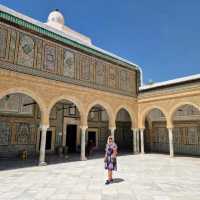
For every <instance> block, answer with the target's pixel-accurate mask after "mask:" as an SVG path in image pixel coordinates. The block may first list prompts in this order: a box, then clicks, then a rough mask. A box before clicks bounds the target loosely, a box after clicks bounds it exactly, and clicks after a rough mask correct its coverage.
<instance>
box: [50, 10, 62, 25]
mask: <svg viewBox="0 0 200 200" xmlns="http://www.w3.org/2000/svg"><path fill="white" fill-rule="evenodd" d="M49 22H50V23H56V24H60V25H64V24H65V20H64V17H63V15H62V13H61V12H60V11H59V10H58V9H56V10H54V11H52V12H51V13H50V14H49V16H48V23H49Z"/></svg>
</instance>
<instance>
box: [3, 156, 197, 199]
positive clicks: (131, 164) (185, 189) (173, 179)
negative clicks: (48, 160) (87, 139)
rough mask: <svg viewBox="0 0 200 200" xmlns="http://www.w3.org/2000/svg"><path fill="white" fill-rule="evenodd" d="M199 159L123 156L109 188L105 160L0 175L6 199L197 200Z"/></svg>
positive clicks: (119, 159)
mask: <svg viewBox="0 0 200 200" xmlns="http://www.w3.org/2000/svg"><path fill="white" fill-rule="evenodd" d="M199 166H200V159H199V158H195V157H174V158H170V157H169V155H161V154H145V155H141V154H138V155H122V156H119V157H118V172H116V173H115V175H114V178H115V180H114V183H113V184H110V185H105V184H104V182H105V178H106V171H105V170H104V168H103V167H104V166H103V158H96V159H95V158H93V159H89V160H87V161H71V162H65V163H59V164H52V165H47V166H45V167H44V166H40V167H38V166H33V167H26V168H16V169H13V170H2V171H0V199H2V200H11V199H15V200H73V199H77V200H84V199H86V200H90V199H92V200H106V199H109V200H111V199H122V200H129V199H132V200H188V199H190V200H199V199H200V173H199Z"/></svg>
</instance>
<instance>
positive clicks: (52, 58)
mask: <svg viewBox="0 0 200 200" xmlns="http://www.w3.org/2000/svg"><path fill="white" fill-rule="evenodd" d="M55 68H56V49H55V47H52V46H49V45H45V49H44V69H46V70H48V71H51V72H54V71H55Z"/></svg>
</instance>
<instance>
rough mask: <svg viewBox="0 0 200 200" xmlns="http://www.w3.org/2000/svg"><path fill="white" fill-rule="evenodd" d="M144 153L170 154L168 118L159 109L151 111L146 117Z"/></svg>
mask: <svg viewBox="0 0 200 200" xmlns="http://www.w3.org/2000/svg"><path fill="white" fill-rule="evenodd" d="M144 151H145V152H146V153H148V152H156V153H169V135H168V130H167V128H166V117H165V115H164V113H163V112H162V111H161V110H160V109H158V108H153V109H151V110H150V111H149V112H148V113H147V115H146V116H145V130H144Z"/></svg>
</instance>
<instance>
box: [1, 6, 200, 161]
mask: <svg viewBox="0 0 200 200" xmlns="http://www.w3.org/2000/svg"><path fill="white" fill-rule="evenodd" d="M0 47H1V48H0V99H1V100H0V157H2V158H3V157H13V156H17V155H18V154H19V152H20V151H22V150H24V149H25V150H26V151H28V154H29V155H30V156H35V155H37V154H39V161H40V164H44V163H45V154H47V153H53V152H55V151H56V150H57V149H58V148H60V147H63V148H67V149H68V152H69V153H75V152H80V154H81V159H82V160H85V159H86V157H85V147H86V145H87V143H88V141H92V142H93V143H94V144H95V149H96V150H97V151H102V150H104V148H105V143H106V140H107V137H108V136H109V135H110V134H111V135H112V136H113V137H114V138H115V141H116V143H117V144H118V146H119V150H120V151H126V152H134V153H139V152H142V153H144V152H166V153H170V155H171V156H173V155H174V153H180V154H181V153H182V154H189V155H199V154H200V148H199V147H200V127H199V126H200V125H199V117H200V116H199V106H200V101H199V95H200V94H199V91H200V90H199V80H200V76H198V75H196V76H192V77H188V78H183V79H180V80H179V79H177V80H174V81H171V82H170V81H169V82H167V83H160V84H153V85H148V86H143V85H142V71H141V69H140V67H139V66H138V65H136V64H134V63H131V62H129V61H127V60H125V59H122V58H120V57H118V56H116V55H113V54H111V53H109V52H107V51H105V50H102V49H100V48H97V47H96V46H94V45H93V44H92V41H91V39H90V38H88V37H87V36H84V35H82V34H80V33H77V32H76V31H74V30H72V29H70V28H69V27H67V26H65V24H64V17H63V16H62V14H61V13H60V12H59V11H58V10H55V11H53V12H51V13H50V15H49V17H48V20H47V23H41V22H38V21H36V20H34V19H32V18H29V17H27V16H24V15H22V14H20V13H17V12H15V11H13V10H10V9H9V8H7V7H4V6H0Z"/></svg>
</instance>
